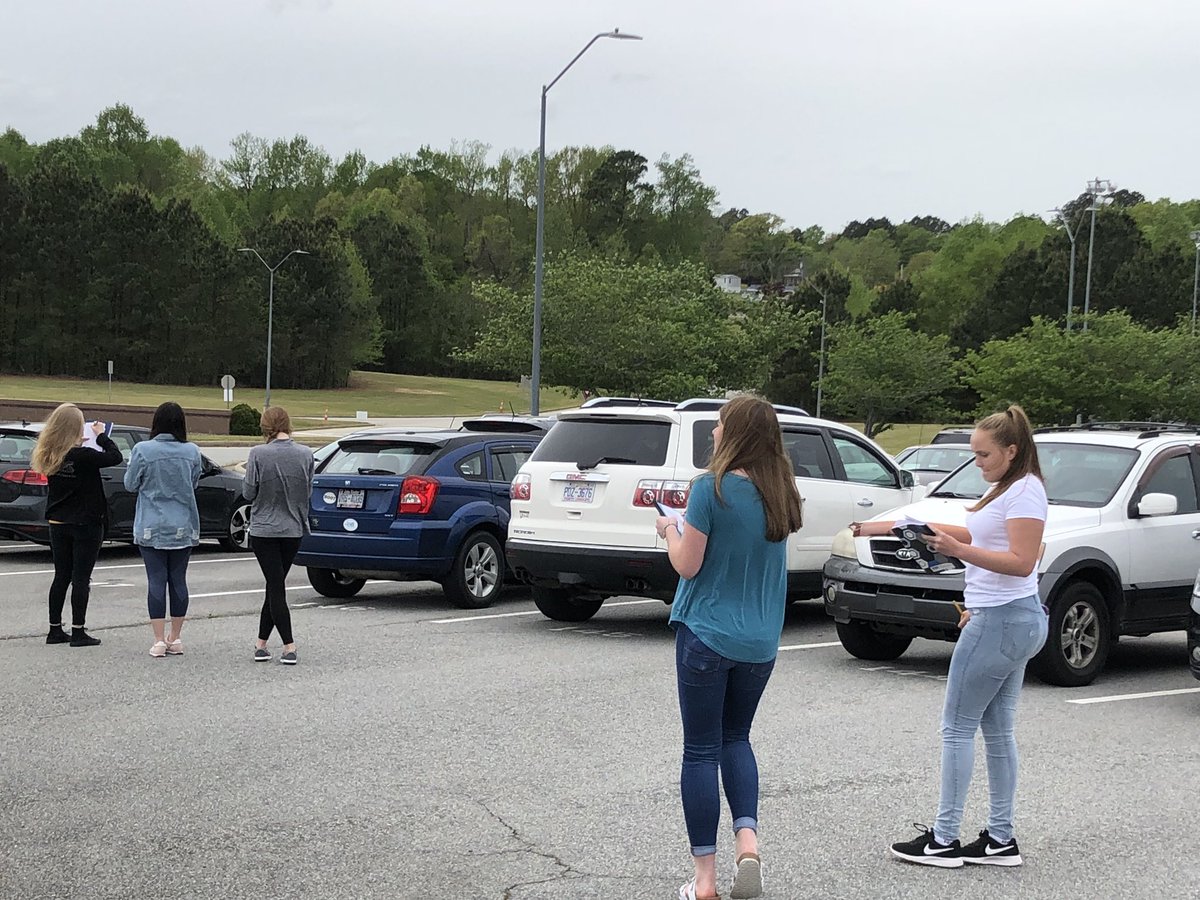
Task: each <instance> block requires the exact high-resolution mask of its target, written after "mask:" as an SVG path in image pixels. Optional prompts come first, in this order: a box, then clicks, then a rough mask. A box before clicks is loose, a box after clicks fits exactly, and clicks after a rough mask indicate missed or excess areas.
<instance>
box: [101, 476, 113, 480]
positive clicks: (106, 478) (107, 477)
mask: <svg viewBox="0 0 1200 900" xmlns="http://www.w3.org/2000/svg"><path fill="white" fill-rule="evenodd" d="M100 477H101V478H103V479H104V480H105V481H112V476H111V475H101V476H100Z"/></svg>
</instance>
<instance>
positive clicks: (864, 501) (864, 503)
mask: <svg viewBox="0 0 1200 900" xmlns="http://www.w3.org/2000/svg"><path fill="white" fill-rule="evenodd" d="M855 504H856V505H858V506H874V505H875V501H874V500H868V499H867V498H866V497H863V498H862V499H861V500H856V501H855Z"/></svg>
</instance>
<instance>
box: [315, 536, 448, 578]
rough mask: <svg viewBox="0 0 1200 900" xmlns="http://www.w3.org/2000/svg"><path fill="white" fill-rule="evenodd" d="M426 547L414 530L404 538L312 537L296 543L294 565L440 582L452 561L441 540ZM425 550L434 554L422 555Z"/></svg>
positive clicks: (425, 542)
mask: <svg viewBox="0 0 1200 900" xmlns="http://www.w3.org/2000/svg"><path fill="white" fill-rule="evenodd" d="M429 543H431V542H430V541H427V540H422V535H421V532H420V531H418V530H413V531H412V532H411V533H407V534H404V535H396V534H395V533H391V534H379V535H374V534H355V535H353V536H348V535H338V534H325V533H316V534H310V535H307V536H305V538H304V540H303V541H301V542H300V552H299V553H297V554H296V565H298V566H307V567H310V568H314V569H334V570H337V571H339V572H341V573H342V574H344V575H350V576H355V577H362V578H392V579H395V578H404V579H408V578H431V579H436V578H441V577H443V576H445V575H446V573H447V572H449V571H450V564H451V562H452V561H453V560H452V559H451V558H450V556H448V555H447V554H446V541H445V537H444V536H441V537H440V538H439V540H438V541H436V544H437V546H436V547H432V548H430V547H428V546H427V545H428V544H429ZM428 549H432V550H434V551H435V552H432V553H427V552H425V551H426V550H428Z"/></svg>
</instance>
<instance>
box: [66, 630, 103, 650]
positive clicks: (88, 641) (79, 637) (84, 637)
mask: <svg viewBox="0 0 1200 900" xmlns="http://www.w3.org/2000/svg"><path fill="white" fill-rule="evenodd" d="M99 643H100V638H98V637H92V636H91V635H90V634H88V633H87V632H86V631H84V630H83V629H82V628H72V629H71V646H72V647H95V646H97V645H98V644H99Z"/></svg>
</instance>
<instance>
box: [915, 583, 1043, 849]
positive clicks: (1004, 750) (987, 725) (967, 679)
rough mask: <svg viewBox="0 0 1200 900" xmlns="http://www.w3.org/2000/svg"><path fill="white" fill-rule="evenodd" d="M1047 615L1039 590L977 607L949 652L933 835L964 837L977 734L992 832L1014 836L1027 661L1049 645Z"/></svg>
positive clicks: (1003, 839) (1004, 838) (1001, 837)
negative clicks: (1017, 726)
mask: <svg viewBox="0 0 1200 900" xmlns="http://www.w3.org/2000/svg"><path fill="white" fill-rule="evenodd" d="M1047 627H1048V621H1047V618H1046V612H1045V610H1044V609H1043V608H1042V604H1041V600H1040V599H1039V598H1038V597H1037V596H1036V595H1034V596H1032V597H1023V598H1021V599H1020V600H1013V601H1012V602H1011V603H1006V604H1004V605H1003V606H992V607H986V608H984V609H976V610H972V611H971V620H970V621H969V622H968V623H967V626H966V627H965V628H964V629H963V630H962V634H961V635H959V638H958V643H957V644H955V645H954V655H953V656H952V657H951V658H950V677H949V680H948V682H947V684H946V705H945V707H944V708H943V710H942V793H941V799H940V801H939V803H938V814H937V819H936V820H935V821H934V825H933V833H934V837H935V838H936V839H937V840H938V842H939V843H943V844H948V843H950V842H951V841H954V840H957V839H958V837H959V832H960V831H961V829H962V818H963V806H964V804H965V803H966V799H967V788H968V787H969V786H970V784H971V771H972V769H973V768H974V766H975V732H976V731H978V730H980V729H981V728H982V730H983V741H984V744H985V745H986V747H987V768H988V806H989V812H988V824H987V830H988V833H989V834H990V835H991V836H992V837H993V838H994V839H995V840H997V841H1001V842H1007V841H1009V840H1011V839H1012V837H1013V802H1014V800H1015V798H1016V793H1017V741H1016V738H1015V737H1014V736H1013V721H1014V719H1015V718H1016V712H1017V698H1018V697H1019V696H1020V695H1021V682H1022V681H1023V680H1024V678H1025V664H1026V663H1027V662H1029V660H1030V659H1031V658H1032V657H1033V656H1034V655H1035V654H1036V653H1037V652H1038V651H1039V650H1041V649H1042V645H1043V644H1044V643H1046V632H1047Z"/></svg>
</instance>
